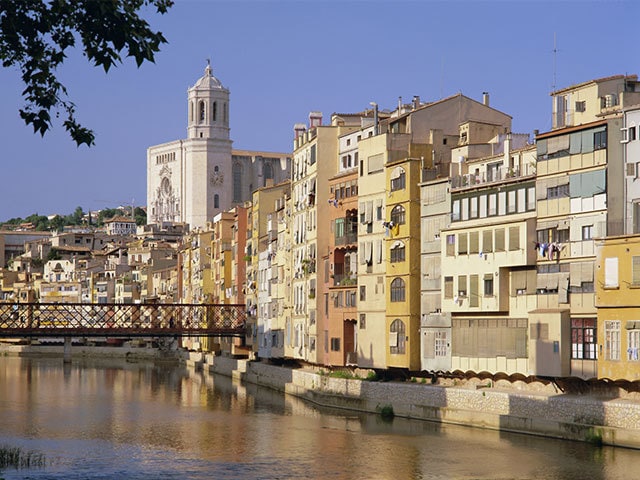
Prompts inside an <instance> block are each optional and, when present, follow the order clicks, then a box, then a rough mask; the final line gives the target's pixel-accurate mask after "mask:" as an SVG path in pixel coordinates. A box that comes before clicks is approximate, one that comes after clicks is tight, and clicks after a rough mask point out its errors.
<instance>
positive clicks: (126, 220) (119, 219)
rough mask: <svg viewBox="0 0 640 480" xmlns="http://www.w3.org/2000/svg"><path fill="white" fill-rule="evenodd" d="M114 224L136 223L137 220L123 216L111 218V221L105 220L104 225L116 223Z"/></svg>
mask: <svg viewBox="0 0 640 480" xmlns="http://www.w3.org/2000/svg"><path fill="white" fill-rule="evenodd" d="M114 222H120V223H136V220H135V219H134V218H131V217H124V216H122V215H116V216H115V217H113V218H110V219H109V220H105V221H104V223H114Z"/></svg>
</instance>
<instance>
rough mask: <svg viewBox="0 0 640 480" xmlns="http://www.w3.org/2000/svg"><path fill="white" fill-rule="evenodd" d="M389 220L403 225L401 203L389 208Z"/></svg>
mask: <svg viewBox="0 0 640 480" xmlns="http://www.w3.org/2000/svg"><path fill="white" fill-rule="evenodd" d="M391 221H392V222H393V224H394V225H404V222H405V217H404V207H403V206H402V205H396V206H395V207H393V210H391Z"/></svg>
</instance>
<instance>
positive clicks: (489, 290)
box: [484, 273, 493, 297]
mask: <svg viewBox="0 0 640 480" xmlns="http://www.w3.org/2000/svg"><path fill="white" fill-rule="evenodd" d="M484 296H485V297H493V275H492V274H490V273H487V274H486V275H485V276H484Z"/></svg>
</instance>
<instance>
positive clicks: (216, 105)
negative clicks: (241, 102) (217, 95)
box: [211, 102, 218, 122]
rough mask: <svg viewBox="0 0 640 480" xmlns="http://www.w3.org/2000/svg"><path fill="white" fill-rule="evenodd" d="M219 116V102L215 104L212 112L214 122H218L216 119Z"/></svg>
mask: <svg viewBox="0 0 640 480" xmlns="http://www.w3.org/2000/svg"><path fill="white" fill-rule="evenodd" d="M217 115H218V102H213V110H212V112H211V117H212V119H213V121H214V122H215V121H216V117H217Z"/></svg>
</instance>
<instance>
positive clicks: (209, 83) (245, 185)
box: [147, 63, 291, 228]
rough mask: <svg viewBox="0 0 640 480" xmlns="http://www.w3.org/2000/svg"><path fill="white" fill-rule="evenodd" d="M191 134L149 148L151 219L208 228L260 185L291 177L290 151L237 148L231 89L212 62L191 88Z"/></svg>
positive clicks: (188, 99)
mask: <svg viewBox="0 0 640 480" xmlns="http://www.w3.org/2000/svg"><path fill="white" fill-rule="evenodd" d="M187 103H188V121H187V138H186V139H184V140H175V141H173V142H168V143H163V144H161V145H155V146H152V147H149V149H148V150H147V223H149V224H161V223H163V222H179V223H187V224H189V226H190V227H191V228H199V227H204V226H205V225H206V223H207V221H211V220H212V219H213V217H214V216H215V215H217V214H218V213H220V212H223V211H226V210H229V209H230V208H232V207H234V206H236V205H240V204H242V203H243V202H245V201H247V200H250V199H251V194H252V192H253V191H254V190H255V189H257V188H260V187H264V186H267V185H273V184H277V183H280V182H281V181H283V180H286V179H288V178H289V172H290V164H291V159H290V155H289V154H286V153H268V152H256V151H245V150H233V149H232V143H233V142H232V140H231V139H230V137H229V111H230V106H229V90H228V89H227V88H225V87H224V86H223V85H222V83H221V82H220V80H218V79H217V78H216V77H214V76H213V73H212V69H211V65H209V64H208V63H207V66H206V68H205V70H204V76H202V77H201V78H200V79H199V80H198V81H197V82H196V84H195V85H194V86H193V87H191V88H189V90H188V92H187Z"/></svg>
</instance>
